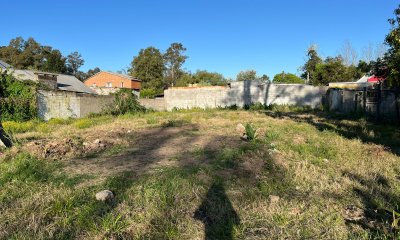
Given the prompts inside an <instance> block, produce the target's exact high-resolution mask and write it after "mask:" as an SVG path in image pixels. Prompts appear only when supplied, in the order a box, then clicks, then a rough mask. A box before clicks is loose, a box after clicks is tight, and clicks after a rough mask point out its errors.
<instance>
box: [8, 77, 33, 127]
mask: <svg viewBox="0 0 400 240" xmlns="http://www.w3.org/2000/svg"><path fill="white" fill-rule="evenodd" d="M36 89H37V84H35V83H33V82H31V81H18V80H17V79H15V78H14V77H13V76H12V75H11V74H8V73H7V72H0V121H7V120H13V121H25V120H29V119H32V118H35V117H36V115H37V114H36V113H37V109H36Z"/></svg>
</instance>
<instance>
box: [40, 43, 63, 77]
mask: <svg viewBox="0 0 400 240" xmlns="http://www.w3.org/2000/svg"><path fill="white" fill-rule="evenodd" d="M42 54H43V59H42V66H41V70H42V71H45V72H54V73H65V72H66V71H67V67H66V58H65V57H63V56H62V54H61V52H60V51H59V50H56V49H52V48H51V47H49V46H45V47H43V49H42Z"/></svg>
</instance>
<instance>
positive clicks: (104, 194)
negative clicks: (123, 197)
mask: <svg viewBox="0 0 400 240" xmlns="http://www.w3.org/2000/svg"><path fill="white" fill-rule="evenodd" d="M113 199H114V193H113V192H111V191H110V190H103V191H100V192H98V193H96V200H97V201H102V202H106V201H112V200H113Z"/></svg>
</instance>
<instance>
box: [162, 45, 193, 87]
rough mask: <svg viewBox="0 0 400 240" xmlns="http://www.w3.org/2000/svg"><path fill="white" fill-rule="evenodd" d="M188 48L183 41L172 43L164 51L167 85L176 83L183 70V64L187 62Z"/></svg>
mask: <svg viewBox="0 0 400 240" xmlns="http://www.w3.org/2000/svg"><path fill="white" fill-rule="evenodd" d="M185 51H186V48H185V47H183V45H182V43H172V44H171V46H170V47H169V48H168V49H167V51H166V52H165V53H164V61H165V66H166V74H165V81H166V84H167V86H171V85H173V84H176V80H177V79H179V78H180V77H181V76H182V74H183V70H182V69H181V68H182V65H183V64H184V63H185V61H186V59H187V58H188V57H187V56H185V55H184V53H185Z"/></svg>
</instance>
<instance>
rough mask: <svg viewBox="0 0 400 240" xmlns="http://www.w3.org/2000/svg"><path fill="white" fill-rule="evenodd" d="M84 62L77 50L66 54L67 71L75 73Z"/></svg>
mask: <svg viewBox="0 0 400 240" xmlns="http://www.w3.org/2000/svg"><path fill="white" fill-rule="evenodd" d="M83 64H85V60H83V58H82V55H81V54H80V53H78V52H76V51H75V52H72V53H70V54H69V55H68V56H67V67H68V71H69V73H71V74H73V75H76V74H77V73H78V70H79V68H80V67H82V66H83Z"/></svg>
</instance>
